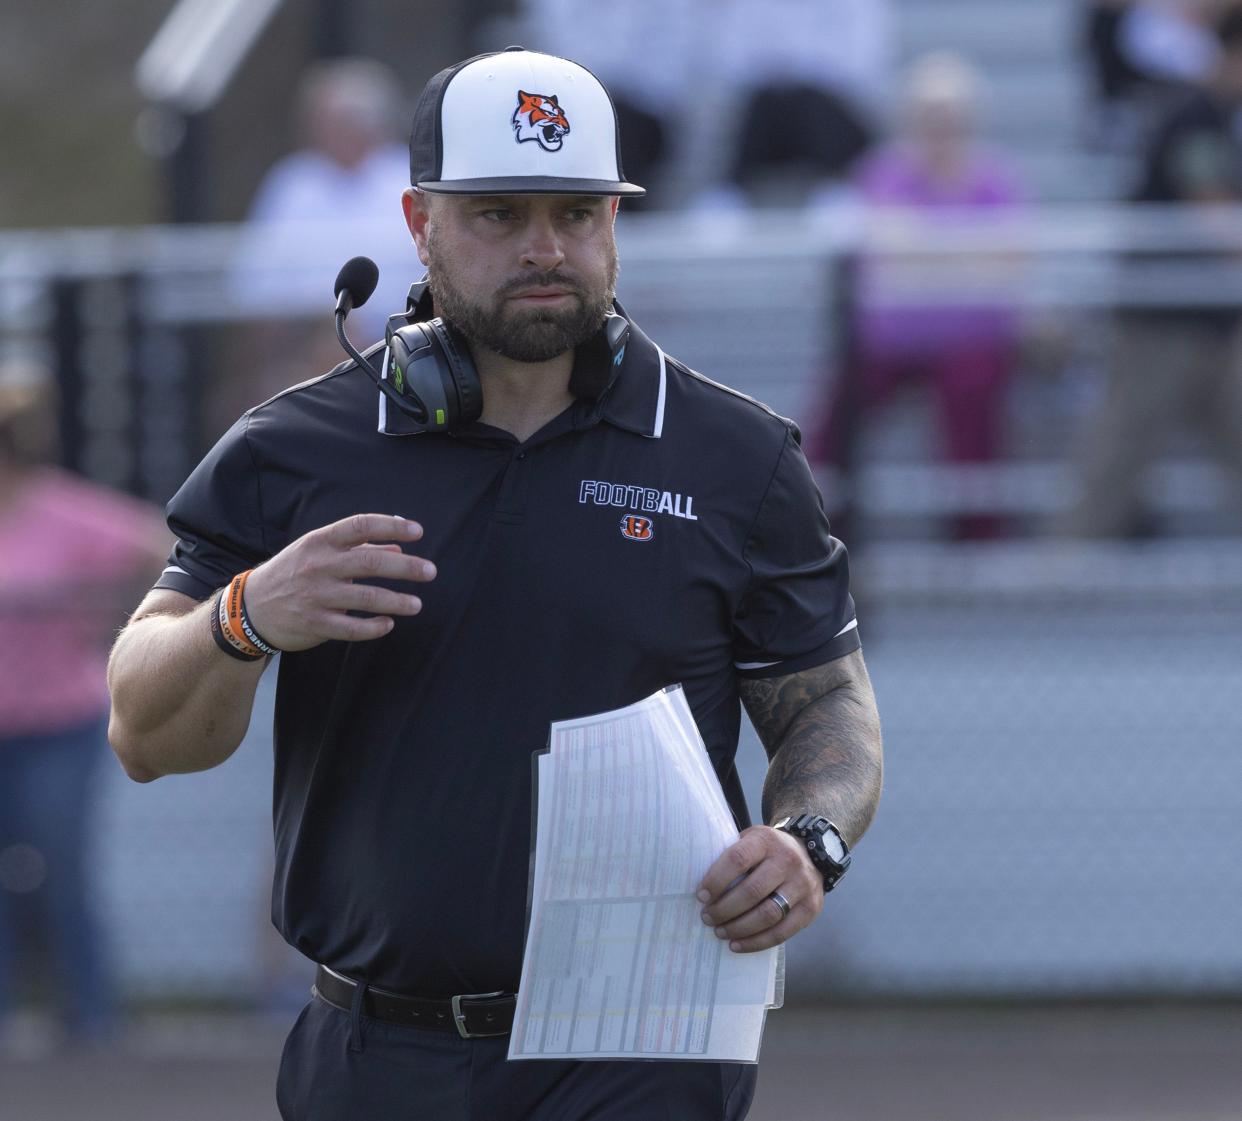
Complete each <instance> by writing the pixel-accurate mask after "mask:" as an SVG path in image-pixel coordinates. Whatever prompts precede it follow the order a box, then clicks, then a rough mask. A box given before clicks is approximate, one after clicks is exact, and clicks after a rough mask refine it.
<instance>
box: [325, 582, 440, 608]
mask: <svg viewBox="0 0 1242 1121" xmlns="http://www.w3.org/2000/svg"><path fill="white" fill-rule="evenodd" d="M324 606H325V607H329V608H332V609H333V610H334V611H365V612H367V613H368V614H370V615H417V614H418V613H419V612H420V611H421V610H422V609H423V601H422V600H421V599H419V598H418V596H413V595H407V594H406V593H404V592H395V591H392V590H391V589H389V588H380V587H377V586H376V585H374V584H341V585H340V586H338V587H336V588H334V589H333V590H332V593H331V595H330V597H329V598H328V600H327V601H326V603H325V604H324Z"/></svg>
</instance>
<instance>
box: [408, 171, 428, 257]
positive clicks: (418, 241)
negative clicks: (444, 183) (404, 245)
mask: <svg viewBox="0 0 1242 1121" xmlns="http://www.w3.org/2000/svg"><path fill="white" fill-rule="evenodd" d="M401 210H402V211H403V213H404V214H405V224H406V225H407V226H408V227H409V230H410V236H411V237H412V238H413V239H414V245H415V246H416V247H417V249H418V259H419V260H420V261H422V263H423V264H424V265H425V264H427V227H428V224H429V223H430V221H431V207H430V200H429V199H428V197H427V196H426V195H425V194H424V193H423V192H422V191H420V190H419V189H418V188H417V187H407V188H406V189H405V190H404V191H403V192H402V193H401Z"/></svg>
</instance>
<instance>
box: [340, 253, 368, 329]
mask: <svg viewBox="0 0 1242 1121" xmlns="http://www.w3.org/2000/svg"><path fill="white" fill-rule="evenodd" d="M378 283H379V265H377V264H376V263H375V262H374V261H372V260H371V258H370V257H350V259H349V260H348V261H346V262H345V263H344V264H343V265H342V266H341V271H340V272H338V273H337V274H336V287H335V288H333V289H332V291H333V293H334V294H335V296H336V313H337V315H348V314H349V313H350V312H351V311H353V309H354V308H356V307H362V305H363V304H365V303H366V302H367V300H369V299H370V298H371V293H373V292H374V291H375V286H376V285H377V284H378Z"/></svg>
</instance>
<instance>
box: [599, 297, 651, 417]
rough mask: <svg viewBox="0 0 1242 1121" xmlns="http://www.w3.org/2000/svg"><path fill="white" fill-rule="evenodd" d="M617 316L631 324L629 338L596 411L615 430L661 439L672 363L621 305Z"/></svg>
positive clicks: (618, 306) (620, 353)
mask: <svg viewBox="0 0 1242 1121" xmlns="http://www.w3.org/2000/svg"><path fill="white" fill-rule="evenodd" d="M615 306H616V310H617V314H618V315H621V316H624V317H625V319H626V320H627V321H628V322H629V325H630V333H629V338H627V339H626V341H625V346H624V347H623V348H622V349H621V350H620V351H618V353H617V354H616V356H615V357H614V359H613V363H614V372H613V374H612V377H611V379H610V380H609V383H608V387H607V389H605V390H604V392H603V393H602V394H601V395H600V397H599V401H598V404H597V405H596V408H595V410H594V415H597V416H598V417H599V418H600V419H601V420H605V421H607V422H608V423H609V424H611V425H613V426H614V427H615V428H622V429H624V430H625V431H627V432H634V433H637V434H638V435H639V436H647V437H648V438H650V439H653V440H658V439H659V438H660V437H661V436H662V435H663V434H664V400H665V396H666V392H667V386H668V368H667V366H668V363H667V359H666V358H665V355H664V351H662V350H661V349H660V348H659V347H658V346H656V344H655V343H654V342H652V341H651V339H649V338H648V337H647V335H646V334H645V333H644V332H643V331H642V330H641V329H640V328H639V326H638V325H637V324H636V323H635V322H634V321H633V320H632V319H630V317H629V316H628V315H626V313H625V309H624V308H622V307H621V305H620V304H619V303H618V304H616V305H615Z"/></svg>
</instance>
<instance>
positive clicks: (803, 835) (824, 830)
mask: <svg viewBox="0 0 1242 1121" xmlns="http://www.w3.org/2000/svg"><path fill="white" fill-rule="evenodd" d="M772 828H773V829H780V830H781V831H782V832H784V833H788V834H789V835H790V836H791V837H797V838H798V840H799V841H801V842H802V843H803V844H804V845H806V851H807V853H808V855H809V856H810V858H811V863H812V864H814V865H815V870H816V871H817V872H818V873H819V874H820V875H821V876H823V877H824V893H825V894H827V893H828V892H830V891H831V890H832V889H833V888H834V887H836V886H837V881H838V880H839V879H840V878H841V877H842V876H844V875H845V870H846V869H847V868H848V867H849V866H850V847H849V845H847V844H846V843H845V838H844V837H842V836H841V831H840V830H839V829H838V828H837V827H836V826H835V825H833V824H832V822H831V821H829V820H828V819H827V818H826V817H820V816H818V815H816V814H799V815H798V816H797V817H782V818H781V819H780V821H774V822H772Z"/></svg>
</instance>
